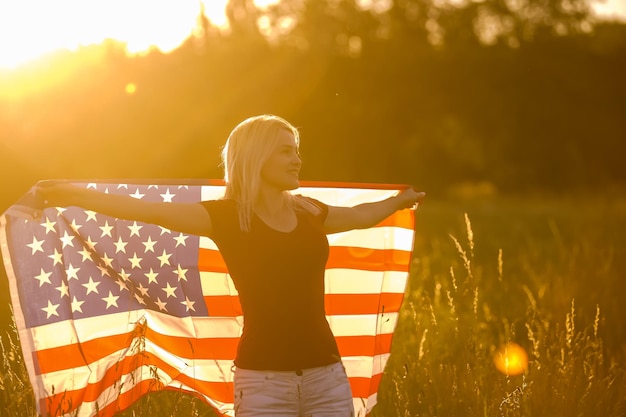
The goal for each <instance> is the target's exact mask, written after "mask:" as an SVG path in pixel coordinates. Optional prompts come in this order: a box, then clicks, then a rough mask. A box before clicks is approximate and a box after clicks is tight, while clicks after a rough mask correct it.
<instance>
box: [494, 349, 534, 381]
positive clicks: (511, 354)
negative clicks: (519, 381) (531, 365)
mask: <svg viewBox="0 0 626 417" xmlns="http://www.w3.org/2000/svg"><path fill="white" fill-rule="evenodd" d="M493 361H494V363H495V365H496V368H497V369H498V371H500V372H502V373H503V374H505V375H508V376H515V375H520V374H522V373H524V372H525V371H526V369H528V354H527V353H526V351H525V350H524V348H523V347H521V346H520V345H518V344H517V343H512V342H511V343H507V344H505V345H503V346H502V347H500V349H498V351H497V352H496V354H495V357H494V358H493Z"/></svg>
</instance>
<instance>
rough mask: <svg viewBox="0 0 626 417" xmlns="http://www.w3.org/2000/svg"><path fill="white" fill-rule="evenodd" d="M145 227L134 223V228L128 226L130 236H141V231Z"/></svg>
mask: <svg viewBox="0 0 626 417" xmlns="http://www.w3.org/2000/svg"><path fill="white" fill-rule="evenodd" d="M142 227H143V226H138V225H137V222H133V225H132V226H128V228H129V229H130V235H131V236H134V235H137V236H139V231H140V230H141V228H142Z"/></svg>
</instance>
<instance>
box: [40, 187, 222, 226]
mask: <svg viewBox="0 0 626 417" xmlns="http://www.w3.org/2000/svg"><path fill="white" fill-rule="evenodd" d="M36 192H37V195H38V196H39V198H41V199H42V200H43V202H44V205H45V206H46V207H67V206H78V207H82V208H84V209H87V210H93V211H96V212H98V213H102V214H106V215H108V216H112V217H117V218H120V219H125V220H135V221H141V222H144V223H152V224H157V225H159V226H162V227H165V228H167V229H170V230H175V231H178V232H183V233H189V234H194V235H200V236H210V235H211V232H212V229H213V228H212V223H211V216H210V215H209V213H208V212H207V211H206V210H205V208H204V207H203V206H202V205H201V204H200V203H161V202H150V201H143V200H138V199H136V198H133V197H130V196H124V195H117V194H105V193H102V192H99V191H95V190H89V189H86V188H81V187H76V186H73V185H70V184H63V183H52V184H46V183H43V184H41V185H39V186H38V187H37V191H36Z"/></svg>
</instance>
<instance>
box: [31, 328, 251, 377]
mask: <svg viewBox="0 0 626 417" xmlns="http://www.w3.org/2000/svg"><path fill="white" fill-rule="evenodd" d="M134 336H137V337H143V338H145V339H146V340H150V341H151V342H153V343H155V344H156V345H158V346H161V347H163V348H164V349H166V350H167V351H168V352H170V353H172V354H174V355H177V356H180V357H184V358H195V359H216V360H220V359H224V360H232V359H233V358H234V357H235V353H236V351H237V344H238V343H239V338H234V337H233V338H217V337H215V338H205V339H194V338H187V337H178V336H168V335H163V334H160V333H157V332H155V331H154V330H152V329H150V328H146V329H145V330H144V331H143V333H141V335H138V333H136V332H131V333H125V334H119V335H112V336H106V337H100V338H98V339H94V340H90V341H88V342H83V343H81V344H68V345H65V346H60V347H57V348H51V349H42V350H39V351H37V352H36V353H35V354H36V357H37V361H38V362H39V369H40V372H41V373H42V374H44V373H48V372H56V371H61V370H64V369H71V368H77V367H80V366H85V365H89V364H91V363H94V362H96V361H98V360H100V359H102V358H104V357H106V356H108V355H110V354H112V353H114V352H118V351H120V350H122V349H127V348H129V347H131V345H132V344H133V341H134V340H136V339H134ZM77 352H79V354H77ZM72 355H74V356H72ZM83 358H86V360H85V359H83Z"/></svg>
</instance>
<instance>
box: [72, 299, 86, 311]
mask: <svg viewBox="0 0 626 417" xmlns="http://www.w3.org/2000/svg"><path fill="white" fill-rule="evenodd" d="M83 303H84V301H78V300H77V299H76V297H74V298H73V299H72V313H73V312H75V311H78V312H81V313H82V312H83V308H82V307H81V306H82V305H83Z"/></svg>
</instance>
